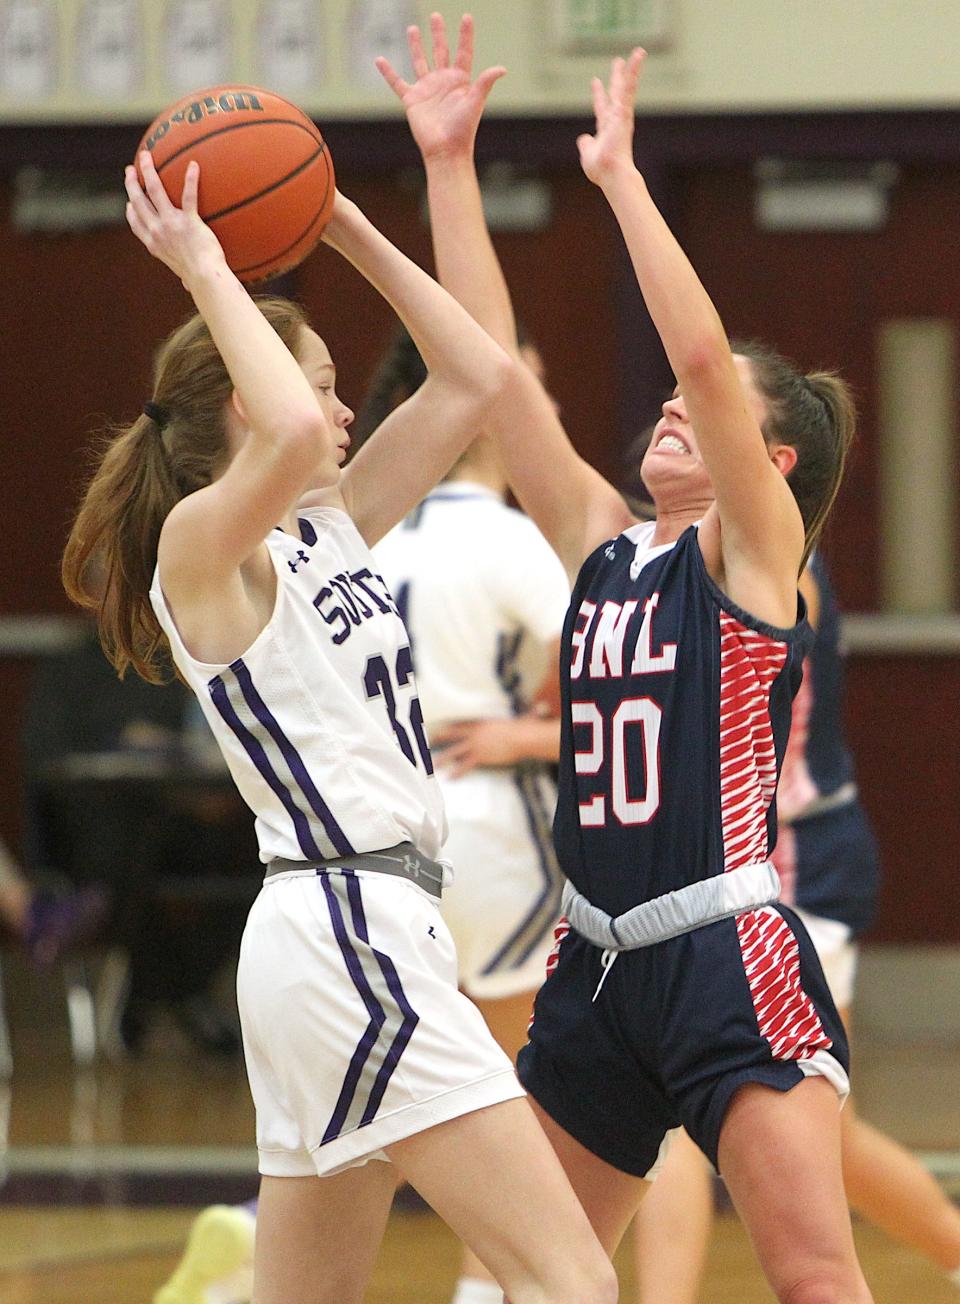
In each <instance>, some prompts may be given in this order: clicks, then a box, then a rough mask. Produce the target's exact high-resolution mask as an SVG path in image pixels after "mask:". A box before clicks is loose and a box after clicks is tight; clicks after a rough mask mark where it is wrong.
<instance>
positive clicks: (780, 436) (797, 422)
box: [731, 341, 856, 570]
mask: <svg viewBox="0 0 960 1304" xmlns="http://www.w3.org/2000/svg"><path fill="white" fill-rule="evenodd" d="M731 348H732V349H733V351H734V353H738V354H740V355H741V356H743V357H745V358H747V359H748V360H749V362H750V366H751V370H752V372H753V379H754V383H755V384H756V386H757V389H758V390H759V392H760V393H761V394H762V395H763V397H764V398H765V399H766V401H767V405H768V408H769V415H768V417H767V420H766V421H765V422H764V423H763V435H764V438H765V439H766V440H767V442H768V443H781V444H789V445H791V446H792V447H793V448H795V449H796V450H797V461H796V465H795V466H794V468H793V470H792V471H791V472H790V474H789V475H788V476H787V484H789V486H790V488H791V489H792V490H793V496H794V498H796V500H797V506H798V507H799V508H800V515H801V517H802V518H803V527H804V533H805V546H804V553H803V562H802V564H801V570H802V569H803V567H804V566H805V565H806V563H807V559H808V557H809V556H810V553H811V551H812V550H813V546H814V544H815V543H816V541H817V538H818V537H819V535H820V532H821V531H822V529H823V526H824V522H825V521H826V519H827V516H828V515H829V512H830V508H831V507H832V506H833V502H834V499H835V498H836V496H837V492H838V490H839V488H840V482H841V480H842V479H843V471H844V467H845V465H846V460H847V453H848V451H849V449H850V444H851V442H852V440H853V434H854V430H855V427H856V408H855V407H854V402H853V396H852V394H851V391H850V387H849V386H848V385H847V383H846V382H845V381H844V380H841V378H840V377H839V376H838V375H836V374H835V373H834V372H831V371H816V372H811V373H810V374H809V375H807V376H804V375H803V374H802V373H801V372H799V371H798V370H797V369H796V368H795V367H794V366H793V365H792V364H791V363H789V362H787V360H786V359H785V358H783V357H781V356H780V354H779V353H776V352H774V350H772V349H768V348H766V347H765V346H764V345H761V344H756V343H752V342H750V343H743V342H736V341H735V342H732V343H731Z"/></svg>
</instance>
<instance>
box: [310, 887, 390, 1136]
mask: <svg viewBox="0 0 960 1304" xmlns="http://www.w3.org/2000/svg"><path fill="white" fill-rule="evenodd" d="M318 877H319V879H320V882H321V884H322V886H323V892H324V896H325V897H326V898H327V908H328V909H329V911H330V921H331V923H332V924H333V933H334V936H335V937H336V939H337V945H338V946H339V947H340V952H341V954H342V956H343V959H344V962H345V964H346V966H347V971H348V972H349V974H350V977H351V979H352V980H353V985H354V987H356V989H357V991H358V992H359V993H360V998H361V1000H362V1001H363V1003H364V1005H365V1006H366V1008H367V1013H368V1014H369V1015H370V1022H369V1023H368V1024H367V1026H366V1028H365V1030H364V1033H363V1036H362V1037H361V1038H360V1040H359V1042H358V1043H357V1048H356V1050H355V1051H354V1052H353V1056H352V1058H351V1060H350V1064H349V1066H348V1068H347V1072H346V1076H345V1077H344V1079H343V1086H342V1087H341V1088H340V1095H339V1097H338V1098H337V1104H336V1108H335V1109H334V1111H333V1114H332V1116H331V1118H330V1122H329V1123H328V1124H327V1130H326V1131H325V1132H324V1134H323V1138H322V1140H321V1142H320V1144H321V1145H326V1144H327V1142H328V1141H334V1140H336V1138H337V1137H338V1136H339V1135H340V1130H341V1128H342V1127H343V1124H344V1121H345V1120H346V1117H347V1114H348V1113H349V1111H350V1105H351V1103H352V1101H353V1098H354V1096H355V1095H356V1092H357V1084H358V1083H359V1081H360V1074H361V1073H362V1072H363V1066H364V1064H366V1062H367V1060H368V1059H369V1057H370V1052H371V1050H372V1049H373V1047H374V1046H375V1045H376V1042H377V1038H378V1037H379V1035H380V1029H381V1028H382V1027H383V1025H384V1023H386V1020H387V1015H386V1011H385V1010H384V1008H383V1006H382V1005H381V1004H380V1002H379V1001H378V1000H377V998H376V997H375V996H374V994H373V992H372V991H371V990H370V984H369V983H368V982H367V976H366V974H365V973H364V972H363V966H362V965H361V964H360V961H359V959H358V958H357V953H356V951H354V949H353V947H352V945H351V943H350V938H349V937H348V936H347V930H346V926H345V924H344V920H343V915H342V913H341V911H340V902H339V901H338V900H337V898H336V895H335V893H334V891H333V889H332V888H331V886H330V881H329V877H328V875H326V874H323V873H321V874H318ZM381 1094H382V1093H381ZM363 1121H364V1122H369V1119H367V1118H366V1116H364V1120H363Z"/></svg>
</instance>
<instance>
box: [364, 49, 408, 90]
mask: <svg viewBox="0 0 960 1304" xmlns="http://www.w3.org/2000/svg"><path fill="white" fill-rule="evenodd" d="M373 62H374V65H375V66H376V69H377V72H378V73H379V74H380V76H381V77H382V78H383V80H384V81H385V82H386V83H387V85H388V86H389V87H390V89H391V90H392V91H393V93H394V95H396V97H397V98H398V99H400V100H402V99H403V97H404V95H406V93H407V91H408V90H409V89H410V83H409V82H405V81H404V80H403V78H402V77H401V76H400V74H399V73H398V72H397V70H396V68H394V66H393V64H392V63H391V62H390V60H389V59H385V58H384V57H383V55H382V54H381V55H379V56H378V57H377V58H376V59H374V61H373Z"/></svg>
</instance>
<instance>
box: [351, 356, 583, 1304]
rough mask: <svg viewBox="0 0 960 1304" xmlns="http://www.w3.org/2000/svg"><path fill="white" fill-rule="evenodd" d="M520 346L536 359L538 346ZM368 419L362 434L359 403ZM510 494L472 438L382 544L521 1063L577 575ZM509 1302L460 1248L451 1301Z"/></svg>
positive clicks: (405, 384)
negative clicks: (571, 580)
mask: <svg viewBox="0 0 960 1304" xmlns="http://www.w3.org/2000/svg"><path fill="white" fill-rule="evenodd" d="M525 354H526V357H527V358H528V359H529V360H530V361H532V363H533V364H534V365H537V364H538V363H539V357H538V355H536V353H535V351H534V350H533V349H531V348H530V347H529V346H527V347H526V350H525ZM424 374H425V373H424V368H423V362H422V360H421V359H420V357H419V355H418V354H417V352H416V349H415V348H414V346H413V343H412V341H411V340H410V339H409V338H408V337H401V338H398V340H397V341H396V343H395V345H394V347H393V348H392V349H391V350H390V352H389V354H388V356H387V358H386V359H385V361H384V364H383V365H382V367H381V369H380V378H381V379H380V381H379V383H377V384H375V386H374V391H373V393H372V395H371V400H370V405H371V406H372V408H373V410H374V412H377V411H379V410H380V409H381V406H382V405H381V403H380V401H379V398H380V395H379V392H378V391H379V389H381V388H384V387H385V388H388V389H389V391H390V395H389V398H398V397H401V398H402V397H406V396H407V395H409V394H410V393H413V392H414V391H415V390H416V388H417V387H418V386H419V385H420V384H421V383H422V381H423V378H424ZM388 405H389V404H388ZM359 425H360V427H361V430H360V434H361V436H362V431H363V426H364V416H363V414H361V417H360V421H359ZM506 491H507V483H506V477H505V475H504V473H503V468H502V465H501V463H500V458H499V455H498V454H497V451H496V448H495V446H494V445H493V444H492V442H491V441H490V440H487V439H483V438H480V439H476V440H474V442H473V443H472V444H471V445H470V447H469V448H468V449H467V451H466V452H465V453H464V454H463V456H462V457H461V458H460V459H459V460H458V462H457V463H456V464H455V466H454V468H453V470H452V471H451V472H450V474H449V475H448V476H447V478H446V479H445V480H444V481H443V482H442V483H441V484H440V485H439V486H438V487H437V488H436V489H435V490H434V491H433V492H432V493H430V494H428V495H427V497H426V498H425V499H424V501H423V502H422V503H421V504H419V506H417V507H416V508H415V509H414V510H413V511H412V512H411V513H410V514H409V515H408V516H407V517H406V519H405V520H404V521H402V522H401V524H400V525H398V526H397V527H396V528H395V529H393V530H391V531H390V533H389V534H388V535H386V537H385V538H384V539H382V540H381V542H380V543H379V544H377V546H376V547H375V549H374V556H375V557H376V558H377V562H378V564H379V565H380V566H381V568H382V574H383V576H384V579H385V580H386V581H387V583H388V585H389V586H390V590H391V592H392V593H393V595H394V597H395V598H396V601H397V605H398V607H399V608H400V614H401V615H402V616H403V619H404V623H405V624H406V626H407V631H408V633H409V634H410V641H411V646H412V649H413V659H414V665H415V666H416V672H417V685H418V687H419V691H420V701H421V704H422V706H423V713H424V721H425V723H426V727H427V731H428V734H429V737H430V740H431V744H432V748H433V755H434V759H435V762H436V765H437V775H438V777H439V779H440V785H441V788H442V790H443V797H444V806H445V808H446V813H447V823H448V828H449V832H448V836H447V841H446V843H445V844H444V855H445V857H447V858H449V859H450V861H451V862H452V863H453V865H454V878H453V883H452V884H451V885H450V886H449V887H448V888H447V889H446V891H445V892H444V896H443V902H442V904H441V910H442V912H443V916H444V920H445V921H446V923H447V925H448V926H449V928H450V931H451V933H452V934H453V940H454V942H455V943H456V947H457V971H458V975H459V981H460V986H461V988H462V989H463V990H464V991H465V992H466V993H467V994H468V995H469V996H470V997H471V998H472V999H473V1000H474V1001H475V1002H476V1004H477V1005H478V1006H479V1007H480V1009H481V1011H482V1012H483V1015H484V1018H485V1019H486V1021H487V1024H488V1026H489V1027H490V1029H491V1031H492V1032H493V1034H494V1036H495V1037H496V1039H497V1041H498V1042H499V1044H500V1045H501V1046H502V1047H503V1049H504V1050H505V1051H506V1052H507V1054H508V1055H509V1056H510V1058H511V1060H516V1057H517V1053H518V1052H519V1050H520V1047H521V1046H522V1045H523V1044H524V1042H525V1041H526V1033H527V1025H528V1023H529V1021H530V1010H531V1008H532V1006H533V998H534V996H535V994H536V991H537V988H538V987H539V986H540V983H541V982H542V981H543V974H544V970H545V967H546V961H547V957H548V955H549V952H550V947H551V945H552V940H553V932H554V928H555V926H556V924H557V920H558V918H559V915H560V894H561V890H562V877H561V874H560V870H559V867H558V865H557V860H556V855H555V853H554V849H553V841H552V838H551V824H552V821H553V812H554V809H555V807H556V784H555V781H554V778H553V775H552V773H551V772H550V769H549V766H548V764H547V763H548V762H553V763H555V762H556V759H557V754H558V750H559V745H560V725H559V717H558V710H559V677H558V668H557V660H558V656H559V638H560V631H561V629H562V627H563V618H564V615H565V614H566V609H567V602H568V600H569V588H568V585H567V578H566V576H565V574H564V572H563V567H562V566H561V565H560V563H559V561H558V560H557V557H556V554H555V553H554V552H553V550H552V549H551V548H550V546H549V545H548V544H547V542H546V540H545V539H544V537H543V535H542V534H541V533H540V531H539V530H538V529H537V528H536V526H535V525H534V524H533V523H532V522H531V521H530V520H529V519H528V518H527V517H526V516H524V515H523V514H522V513H520V512H518V511H516V510H515V509H513V508H510V507H508V506H507V505H506V503H505V502H504V497H505V495H506ZM545 681H546V682H545ZM535 703H539V704H540V705H541V706H542V708H543V709H544V710H545V711H548V712H549V715H548V716H547V715H544V714H541V713H540V711H538V710H535V709H532V708H533V707H534V705H535ZM499 1299H500V1291H499V1287H498V1286H497V1285H496V1284H495V1282H493V1280H492V1278H489V1277H488V1275H487V1273H486V1271H485V1270H484V1268H483V1266H482V1265H481V1264H480V1263H478V1262H477V1261H476V1259H475V1258H474V1256H473V1255H471V1253H470V1251H469V1250H465V1258H464V1264H463V1270H462V1274H461V1278H460V1281H459V1282H458V1284H457V1288H456V1292H455V1295H454V1304H486V1302H487V1301H494V1302H496V1301H499Z"/></svg>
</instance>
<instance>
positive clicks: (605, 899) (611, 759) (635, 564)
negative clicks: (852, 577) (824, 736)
mask: <svg viewBox="0 0 960 1304" xmlns="http://www.w3.org/2000/svg"><path fill="white" fill-rule="evenodd" d="M653 530H654V527H653V525H652V524H649V523H647V524H640V525H635V526H633V527H631V528H630V529H629V530H627V531H626V532H625V533H623V534H621V535H619V536H618V537H617V538H616V539H614V540H612V541H611V542H610V543H607V544H604V545H602V546H601V547H599V548H598V549H597V550H596V551H595V552H594V553H593V554H592V555H591V556H590V557H588V558H587V560H586V562H585V563H584V565H583V567H582V569H581V571H580V575H579V577H578V579H577V584H576V587H575V589H574V592H573V597H572V600H571V605H570V610H569V612H568V615H567V621H566V625H565V627H564V641H563V653H562V659H561V672H562V676H563V680H562V682H563V696H564V719H563V731H562V738H561V756H560V792H559V799H558V804H557V814H556V819H555V823H554V835H555V840H556V845H557V852H558V855H559V858H560V864H561V867H562V868H563V870H564V872H565V873H566V875H567V876H568V878H569V879H570V880H571V882H572V883H573V885H574V886H575V887H576V888H577V889H578V890H579V891H580V892H582V893H583V894H584V896H586V897H587V898H588V899H589V900H590V901H592V902H593V903H594V905H597V906H600V907H601V908H602V909H604V910H606V911H608V912H609V913H610V914H612V915H617V914H620V913H622V912H623V911H625V910H628V909H630V907H631V906H634V905H637V904H638V903H640V902H642V901H647V900H649V899H651V898H652V897H656V896H660V895H661V894H662V893H664V892H669V891H672V890H674V889H676V888H680V887H684V886H686V885H687V884H689V883H693V882H698V881H700V880H702V879H704V878H707V877H710V876H711V875H714V874H721V873H723V872H724V871H726V870H731V869H737V868H739V867H740V866H742V865H748V864H754V863H757V862H761V861H764V860H766V859H767V858H768V857H769V855H770V853H771V851H772V849H773V846H774V843H775V841H776V787H777V779H778V776H779V772H780V765H781V762H782V759H783V753H784V749H785V747H786V742H787V736H788V733H789V729H790V715H791V703H792V700H793V697H794V695H795V694H796V692H797V689H798V687H799V684H800V679H801V674H802V665H803V659H804V656H805V655H806V653H807V651H808V649H809V646H810V641H811V638H812V634H811V630H810V627H809V625H808V624H807V622H806V619H805V612H804V609H803V604H802V598H800V597H799V596H798V603H799V604H800V608H799V609H800V619H799V621H798V623H797V624H796V625H795V626H793V627H792V628H790V629H778V628H775V627H773V626H770V625H767V624H765V623H764V622H762V621H759V620H757V619H755V618H754V617H753V616H750V615H749V614H748V613H747V612H745V611H742V610H741V609H740V608H739V607H737V606H736V605H735V604H734V603H733V602H731V601H730V599H729V598H728V597H727V596H726V595H725V594H724V593H722V592H721V591H720V589H719V588H718V587H717V585H716V584H715V583H714V582H713V580H712V579H711V578H710V576H709V574H708V573H707V569H706V566H705V564H704V561H703V556H702V554H701V552H700V546H699V542H698V537H697V529H696V527H695V526H692V527H691V528H690V529H688V530H686V531H685V532H684V533H683V534H682V535H681V536H680V538H679V539H678V540H677V541H676V543H674V544H668V545H665V546H662V547H655V548H652V547H651V546H650V542H651V539H652V536H653Z"/></svg>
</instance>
